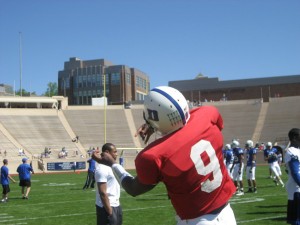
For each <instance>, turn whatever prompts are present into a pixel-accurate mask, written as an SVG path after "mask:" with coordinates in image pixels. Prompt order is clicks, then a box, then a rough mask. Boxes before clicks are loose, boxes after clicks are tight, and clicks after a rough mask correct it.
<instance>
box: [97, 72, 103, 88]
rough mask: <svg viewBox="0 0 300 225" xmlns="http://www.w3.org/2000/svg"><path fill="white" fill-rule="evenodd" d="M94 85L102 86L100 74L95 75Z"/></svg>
mask: <svg viewBox="0 0 300 225" xmlns="http://www.w3.org/2000/svg"><path fill="white" fill-rule="evenodd" d="M96 86H97V87H100V86H102V76H101V75H100V74H97V75H96Z"/></svg>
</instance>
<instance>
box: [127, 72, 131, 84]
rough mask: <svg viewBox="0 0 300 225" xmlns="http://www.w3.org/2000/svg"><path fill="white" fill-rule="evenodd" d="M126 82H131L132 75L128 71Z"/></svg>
mask: <svg viewBox="0 0 300 225" xmlns="http://www.w3.org/2000/svg"><path fill="white" fill-rule="evenodd" d="M126 83H127V84H131V75H130V74H129V73H126Z"/></svg>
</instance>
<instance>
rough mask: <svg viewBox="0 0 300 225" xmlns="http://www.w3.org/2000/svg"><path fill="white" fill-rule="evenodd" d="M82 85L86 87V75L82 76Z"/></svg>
mask: <svg viewBox="0 0 300 225" xmlns="http://www.w3.org/2000/svg"><path fill="white" fill-rule="evenodd" d="M82 87H86V76H82Z"/></svg>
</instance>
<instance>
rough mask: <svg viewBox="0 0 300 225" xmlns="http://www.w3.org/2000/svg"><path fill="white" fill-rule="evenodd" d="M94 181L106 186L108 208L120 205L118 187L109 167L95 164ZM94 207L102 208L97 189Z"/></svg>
mask: <svg viewBox="0 0 300 225" xmlns="http://www.w3.org/2000/svg"><path fill="white" fill-rule="evenodd" d="M95 181H96V182H97V183H98V182H104V183H106V185H107V190H106V192H107V195H108V198H109V202H110V206H112V207H117V206H119V205H120V201H119V199H120V185H119V183H118V181H117V179H116V177H115V175H114V173H113V171H112V169H111V168H110V167H109V166H105V165H103V164H99V163H96V169H95ZM96 205H98V206H99V207H103V204H102V201H101V198H100V194H99V190H98V188H97V191H96Z"/></svg>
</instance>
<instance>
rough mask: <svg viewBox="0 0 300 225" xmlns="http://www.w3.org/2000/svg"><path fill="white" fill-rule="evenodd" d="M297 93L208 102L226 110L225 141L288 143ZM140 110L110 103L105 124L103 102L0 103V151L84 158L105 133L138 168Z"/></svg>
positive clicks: (298, 116)
mask: <svg viewBox="0 0 300 225" xmlns="http://www.w3.org/2000/svg"><path fill="white" fill-rule="evenodd" d="M299 99H300V97H286V98H284V97H281V98H274V99H270V101H269V102H265V103H262V102H260V100H257V99H254V100H247V101H226V102H207V103H204V105H214V106H215V107H217V108H218V109H219V111H220V113H221V114H222V117H223V120H224V130H223V135H224V143H225V144H226V143H230V142H231V140H232V139H233V138H236V139H238V140H239V141H240V143H241V146H244V143H245V142H246V140H248V139H253V140H254V142H259V143H261V142H267V141H271V142H274V141H275V140H283V141H282V143H281V144H282V145H284V144H286V139H285V138H284V137H286V136H287V132H288V131H289V129H291V128H292V127H300V124H299V123H300V105H299V104H297V102H299ZM142 114H143V106H142V105H132V107H131V108H130V109H124V107H123V106H107V108H106V124H105V120H104V118H105V113H104V108H103V107H93V106H85V107H80V106H78V107H75V106H69V107H68V108H67V109H63V110H57V109H32V108H31V109H20V108H17V109H1V110H0V125H1V127H0V128H1V129H0V142H1V143H0V151H1V153H2V154H1V155H0V157H2V158H3V153H4V150H6V151H7V156H6V157H9V159H10V160H12V161H17V162H18V163H19V162H20V159H21V156H20V155H19V152H18V149H19V148H20V146H21V147H22V148H24V150H25V153H26V156H28V157H29V158H32V159H33V160H39V159H40V157H41V154H42V153H43V151H44V149H45V147H50V148H51V151H52V153H51V155H50V156H48V157H49V158H44V159H43V160H46V161H47V160H48V161H51V160H52V161H53V160H54V161H57V160H58V153H59V152H60V151H61V149H62V148H63V147H65V148H66V149H67V151H68V158H69V159H71V160H74V158H77V159H78V158H82V157H84V160H86V158H87V157H88V155H87V151H88V150H89V149H90V148H93V147H101V146H102V145H103V143H104V141H105V140H104V139H105V134H106V142H111V143H114V144H115V145H116V146H117V147H118V148H119V151H120V152H119V154H120V153H121V151H122V150H124V157H125V161H127V162H126V164H125V166H126V167H127V168H134V163H133V161H134V158H135V156H136V154H137V152H138V151H139V149H141V147H144V146H145V145H144V144H143V143H142V142H141V141H140V140H139V139H138V142H137V139H135V138H134V131H135V130H137V129H138V127H139V126H140V125H141V124H142V123H143V122H144V120H143V116H142ZM62 116H63V117H65V122H63V120H62V119H61V117H62ZM129 118H131V119H129ZM132 118H133V119H132ZM65 123H67V124H65ZM105 127H106V133H105ZM68 129H71V131H69V130H68ZM74 135H76V136H78V137H79V140H78V143H77V142H74V141H72V139H74V137H75V136H74ZM8 136H10V137H8ZM155 138H159V135H157V136H153V137H152V138H151V140H150V141H152V140H154V139H155ZM64 160H66V159H64ZM18 163H16V164H18ZM37 165H38V163H36V164H35V166H36V167H37Z"/></svg>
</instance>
